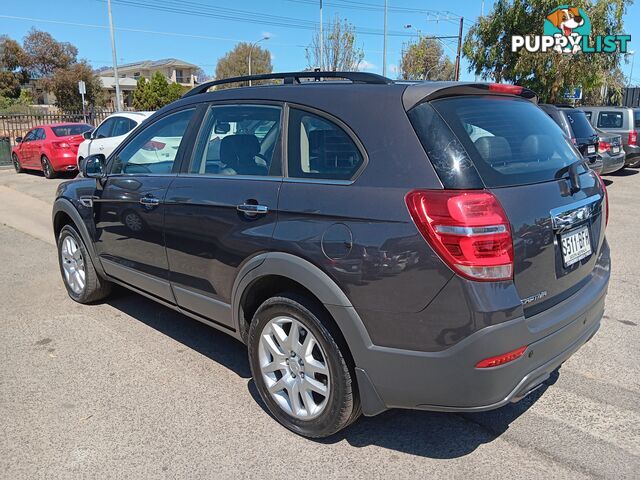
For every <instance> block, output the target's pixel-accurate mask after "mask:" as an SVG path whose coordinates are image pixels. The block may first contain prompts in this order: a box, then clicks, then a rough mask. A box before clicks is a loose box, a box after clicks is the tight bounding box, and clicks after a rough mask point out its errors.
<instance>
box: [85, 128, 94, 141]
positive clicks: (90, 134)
mask: <svg viewBox="0 0 640 480" xmlns="http://www.w3.org/2000/svg"><path fill="white" fill-rule="evenodd" d="M92 135H93V130H89V131H88V132H84V133H83V134H82V136H83V137H84V139H85V140H91V136H92Z"/></svg>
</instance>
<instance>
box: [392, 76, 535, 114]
mask: <svg viewBox="0 0 640 480" xmlns="http://www.w3.org/2000/svg"><path fill="white" fill-rule="evenodd" d="M459 95H507V96H517V97H521V98H526V99H527V100H529V101H531V102H533V103H535V104H537V103H538V95H537V94H536V92H534V91H533V90H529V89H528V88H525V87H521V86H519V85H510V84H507V83H474V82H423V83H417V84H412V85H409V86H408V87H407V88H406V89H405V91H404V93H403V95H402V102H403V104H404V107H405V109H406V110H410V109H412V108H413V107H415V106H416V105H418V104H420V103H423V102H429V101H431V100H435V99H437V98H444V97H454V96H459Z"/></svg>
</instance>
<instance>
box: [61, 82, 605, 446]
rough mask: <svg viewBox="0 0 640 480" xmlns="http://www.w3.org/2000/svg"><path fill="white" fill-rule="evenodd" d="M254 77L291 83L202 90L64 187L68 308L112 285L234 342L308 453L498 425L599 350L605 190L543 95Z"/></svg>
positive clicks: (508, 89)
mask: <svg viewBox="0 0 640 480" xmlns="http://www.w3.org/2000/svg"><path fill="white" fill-rule="evenodd" d="M249 78H250V79H251V80H265V79H274V80H275V79H279V80H282V81H283V83H282V84H280V85H276V84H274V85H261V86H255V87H242V88H229V89H219V90H218V89H216V90H214V91H208V90H209V89H210V88H212V87H215V86H218V85H221V84H223V83H227V82H228V83H236V82H237V83H239V82H246V81H247V80H248V78H247V77H242V78H230V79H226V80H222V81H213V82H208V83H204V84H202V85H199V86H197V87H196V88H194V89H193V90H191V91H190V92H188V93H187V94H185V95H184V96H183V97H182V98H181V99H180V100H178V101H176V102H173V103H171V104H169V105H167V106H165V107H164V108H162V109H161V110H159V111H158V112H156V113H155V114H154V115H153V116H152V117H151V118H149V119H148V120H147V121H146V122H144V124H142V125H140V127H139V128H137V129H136V130H135V131H134V132H133V133H132V134H131V135H130V136H129V137H128V138H126V139H125V140H124V142H122V144H121V145H120V146H118V147H117V148H116V149H115V150H114V151H113V153H112V154H111V155H110V156H109V157H107V158H105V157H104V155H90V156H89V157H87V158H85V159H84V161H83V162H82V168H83V170H84V172H83V173H84V176H85V177H86V178H79V179H76V180H73V181H69V182H66V183H63V184H61V185H60V186H59V188H58V191H57V193H56V200H55V202H54V206H53V212H52V214H53V215H52V220H53V229H54V233H55V237H56V241H57V246H58V260H59V264H60V271H61V276H62V280H63V282H64V285H65V287H66V290H67V292H68V294H69V296H70V297H71V298H72V299H73V300H75V301H77V302H79V303H92V302H95V301H98V300H100V299H104V298H105V297H106V296H107V295H108V294H109V291H110V288H111V286H112V285H113V284H118V285H122V286H124V287H126V288H129V289H131V290H133V291H135V292H138V293H141V294H143V295H146V296H148V297H149V298H152V299H153V300H155V301H158V302H160V303H161V304H163V305H165V306H168V307H170V308H173V309H175V310H177V311H180V312H183V313H184V314H186V315H188V316H191V317H192V318H195V319H197V320H200V321H202V322H204V323H206V324H207V325H210V326H212V327H215V328H218V329H220V330H221V331H224V332H226V333H228V334H230V335H231V336H233V337H234V338H236V339H238V340H240V341H242V342H244V343H246V344H247V346H248V357H249V365H250V368H251V372H252V375H253V379H254V382H255V386H256V390H257V392H258V393H259V395H260V397H261V398H262V401H263V402H264V404H265V405H266V407H267V408H268V409H269V411H270V412H271V413H272V415H273V416H274V417H275V418H276V419H277V420H278V421H279V422H281V423H282V424H283V425H284V426H286V427H287V428H289V429H291V430H292V431H294V432H296V433H297V434H299V435H304V436H308V437H325V436H328V435H331V434H333V433H335V432H337V431H338V430H340V429H342V428H344V427H346V426H348V425H349V424H350V423H352V422H354V421H355V420H356V419H357V418H358V416H359V415H360V414H361V413H364V414H365V415H376V414H378V413H380V412H382V411H384V410H385V409H388V408H412V409H423V410H436V411H455V412H461V411H465V412H475V411H482V410H490V409H495V408H498V407H501V406H503V405H507V404H509V403H510V402H513V401H518V400H520V399H521V398H523V397H525V396H526V395H527V394H529V393H530V392H532V391H534V390H536V389H537V388H538V387H540V386H541V385H542V384H543V382H545V381H546V380H547V379H548V378H549V377H550V375H552V374H553V372H555V371H556V370H557V369H558V368H559V367H560V365H562V363H563V362H564V361H565V360H567V359H568V358H569V357H570V356H571V355H572V354H573V353H574V352H575V351H577V350H578V349H579V348H580V347H581V346H582V345H583V344H584V343H585V342H587V341H588V340H590V339H591V337H592V336H593V335H594V334H595V333H596V331H597V330H598V328H599V326H600V321H601V318H602V314H603V311H604V303H605V297H606V293H607V288H608V283H609V275H610V270H611V265H610V253H609V246H608V243H607V240H606V237H605V229H606V224H607V218H608V201H607V195H606V188H605V186H604V183H603V182H602V180H601V179H600V177H598V175H597V174H596V173H594V172H593V171H591V170H590V169H589V168H588V167H587V166H585V165H584V159H583V157H582V155H581V154H580V152H578V150H577V149H576V148H575V147H574V146H573V145H572V144H571V142H570V141H568V140H567V138H566V136H565V135H564V134H563V132H562V130H560V129H559V128H558V127H557V125H556V124H555V123H554V122H553V121H552V120H551V118H549V116H548V115H546V114H545V113H544V112H543V111H542V110H541V109H539V108H538V107H537V106H536V105H537V96H536V94H535V93H534V92H532V91H531V90H528V89H524V88H522V87H518V86H515V85H500V84H486V83H473V82H419V83H406V82H402V83H396V82H394V81H392V80H390V79H387V78H384V77H381V76H379V75H375V74H370V73H364V72H296V73H282V74H266V75H256V76H253V77H249ZM327 78H329V79H335V78H338V79H342V80H345V81H324V79H327ZM381 111H382V112H384V115H380V114H379V113H380V112H381ZM582 117H583V118H584V114H582ZM585 122H586V119H585ZM587 125H588V122H587ZM589 128H590V127H589ZM167 147H169V148H167ZM150 148H154V149H157V150H150ZM150 152H151V153H153V152H161V154H159V155H157V156H155V157H154V156H153V155H151V154H150ZM149 172H152V173H162V174H161V175H155V174H153V175H150V174H149ZM193 395H197V392H195V391H194V392H193Z"/></svg>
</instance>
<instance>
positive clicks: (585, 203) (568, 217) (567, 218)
mask: <svg viewBox="0 0 640 480" xmlns="http://www.w3.org/2000/svg"><path fill="white" fill-rule="evenodd" d="M601 200H602V195H600V194H599V193H597V194H595V195H592V196H590V197H587V198H584V199H582V200H579V201H577V202H574V203H571V204H569V205H564V206H562V207H557V208H553V209H551V210H550V212H549V213H550V215H551V225H552V227H553V229H554V230H556V231H564V230H567V229H570V228H572V227H573V226H574V225H576V224H578V223H582V222H584V221H585V220H588V219H589V218H591V217H592V216H593V215H594V213H595V209H596V207H599V206H601V204H600V203H598V202H600V201H601Z"/></svg>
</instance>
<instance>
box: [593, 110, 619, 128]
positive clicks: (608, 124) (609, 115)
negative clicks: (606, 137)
mask: <svg viewBox="0 0 640 480" xmlns="http://www.w3.org/2000/svg"><path fill="white" fill-rule="evenodd" d="M622 124H623V118H622V112H600V115H599V116H598V128H604V129H605V130H606V129H607V128H622Z"/></svg>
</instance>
